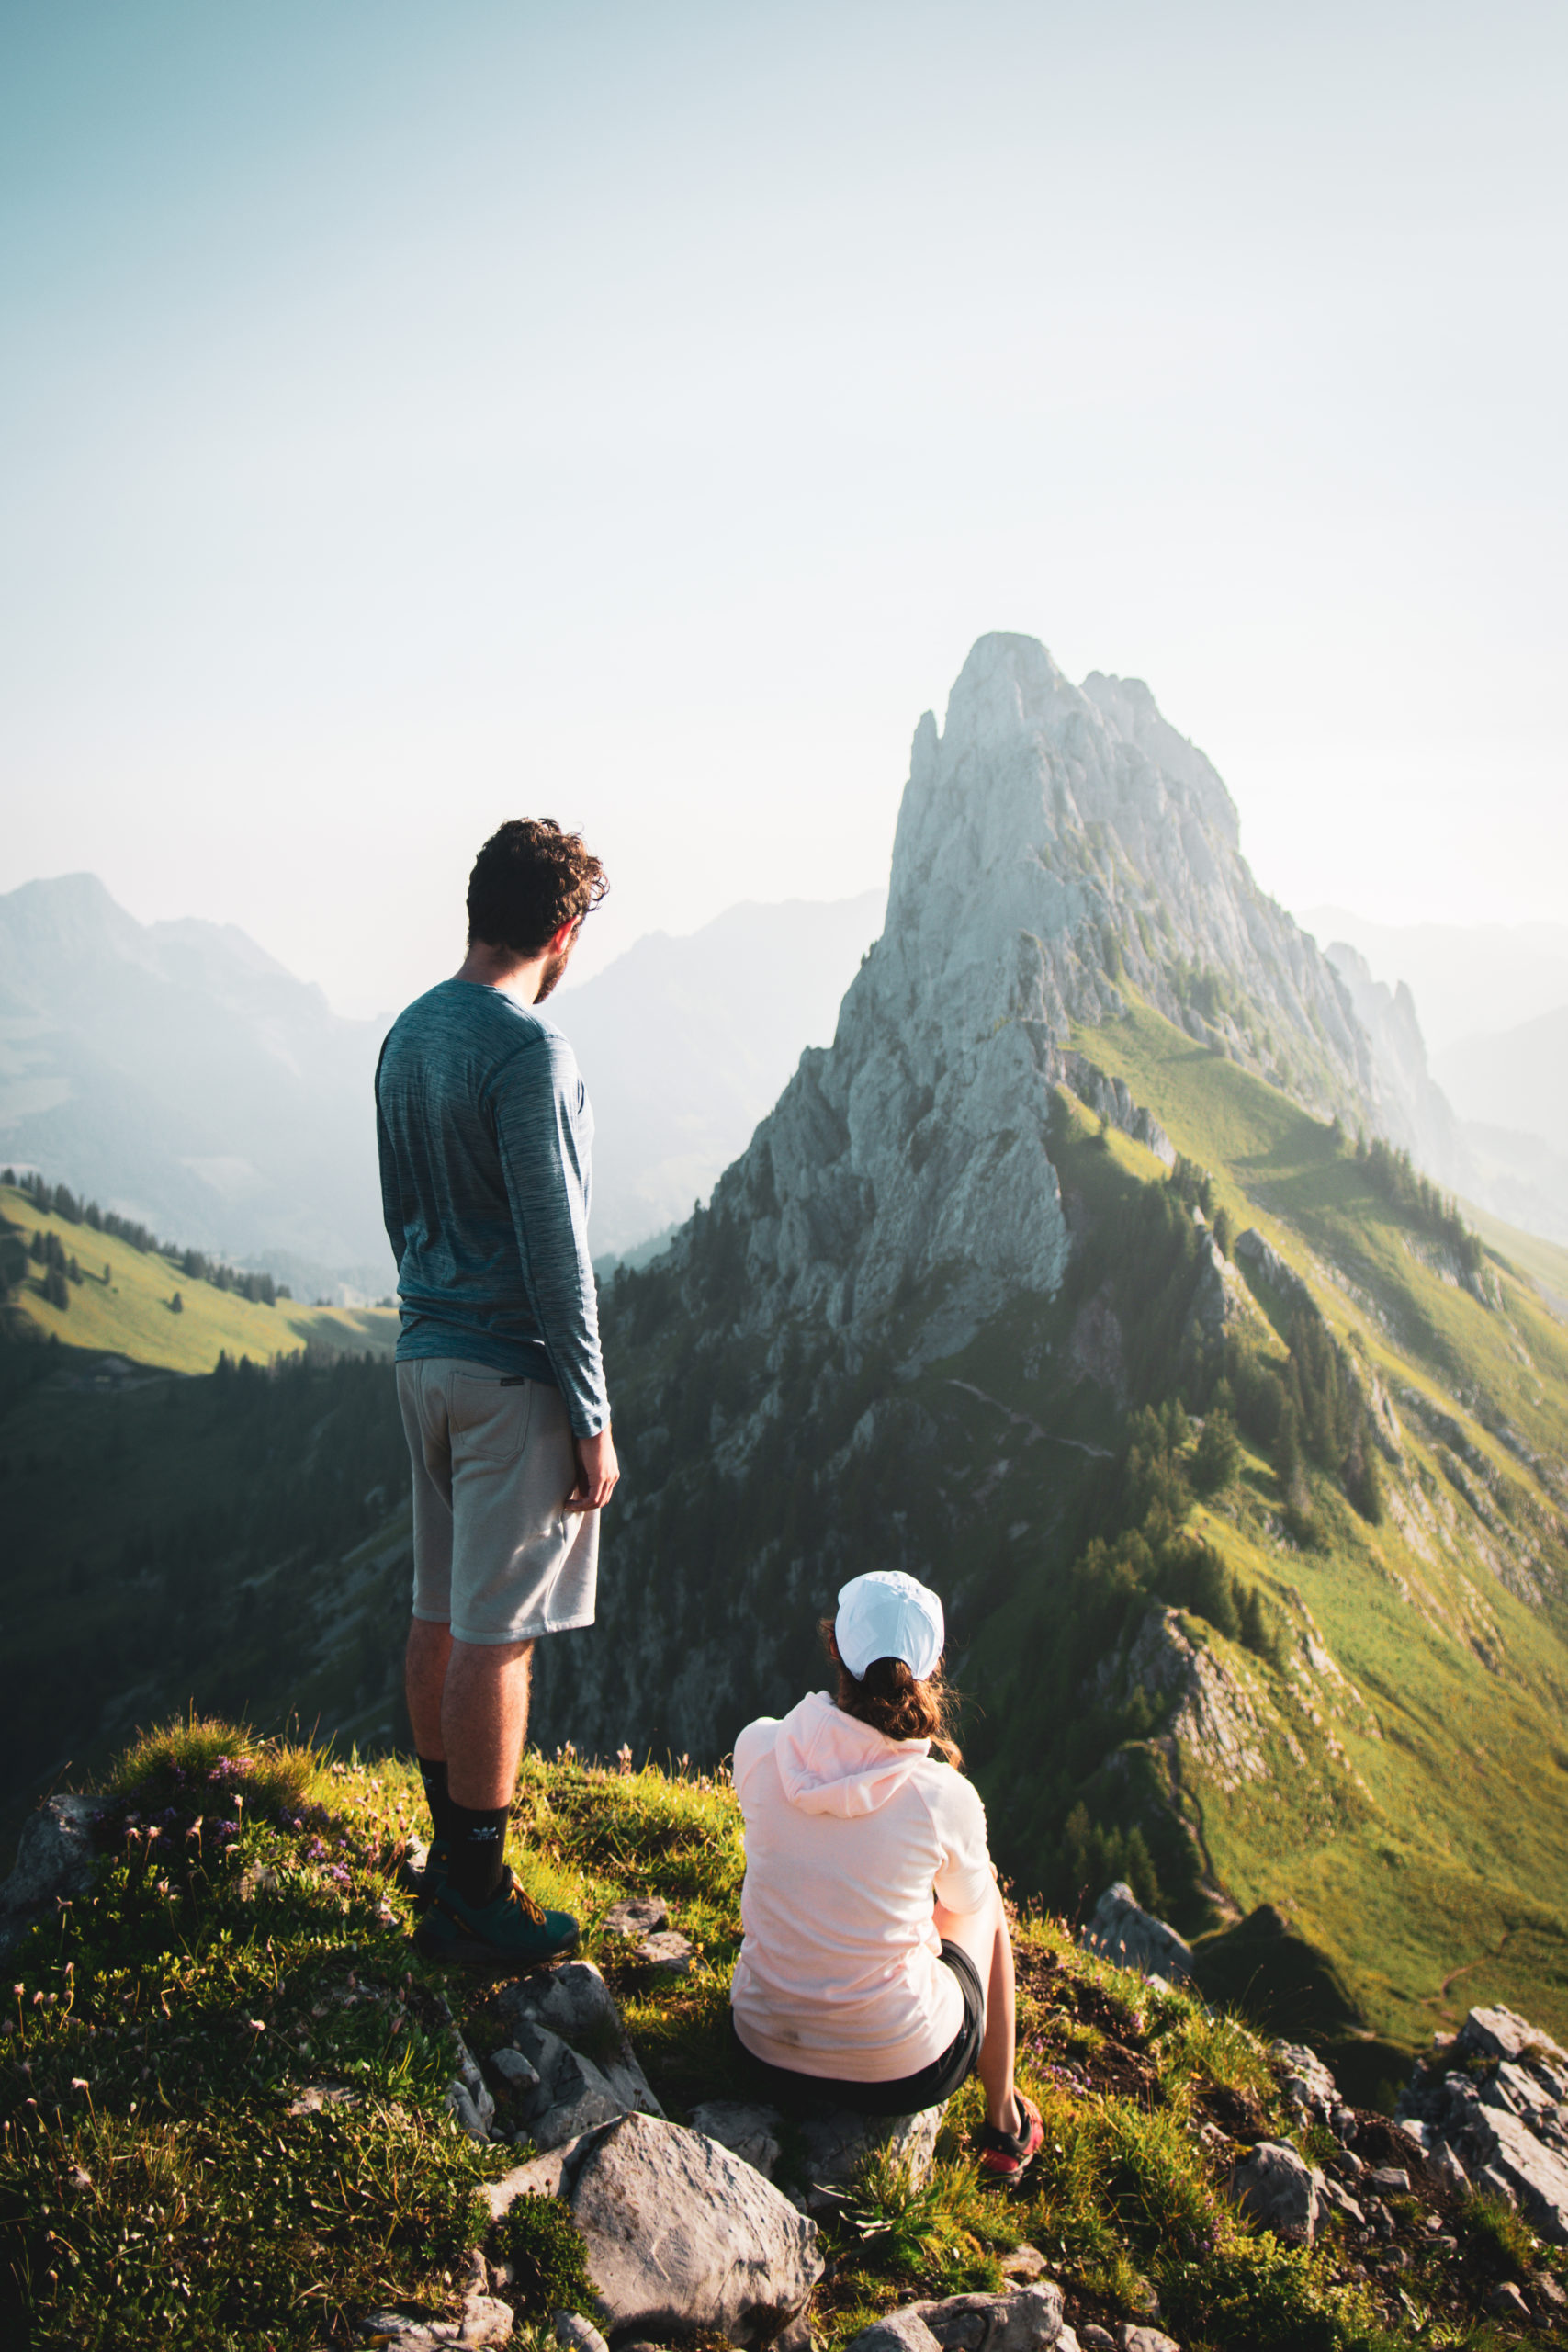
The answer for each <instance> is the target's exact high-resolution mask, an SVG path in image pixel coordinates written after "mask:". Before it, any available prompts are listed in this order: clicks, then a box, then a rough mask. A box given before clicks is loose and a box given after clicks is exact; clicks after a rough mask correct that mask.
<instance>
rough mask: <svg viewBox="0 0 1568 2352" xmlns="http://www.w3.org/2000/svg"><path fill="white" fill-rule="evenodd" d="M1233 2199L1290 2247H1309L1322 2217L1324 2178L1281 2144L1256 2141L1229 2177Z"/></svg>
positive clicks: (1254, 2219)
mask: <svg viewBox="0 0 1568 2352" xmlns="http://www.w3.org/2000/svg"><path fill="white" fill-rule="evenodd" d="M1231 2196H1232V2198H1233V2199H1235V2203H1236V2204H1237V2205H1238V2206H1239V2207H1240V2208H1241V2210H1242V2211H1243V2212H1244V2213H1246V2214H1247V2216H1248V2217H1249V2218H1250V2219H1251V2220H1252V2221H1254V2222H1257V2223H1258V2226H1259V2227H1260V2228H1262V2229H1269V2230H1272V2231H1273V2232H1274V2233H1275V2235H1276V2236H1277V2237H1279V2238H1280V2239H1282V2240H1283V2241H1284V2243H1285V2244H1286V2245H1312V2244H1313V2242H1314V2239H1315V2238H1316V2236H1317V2231H1318V2222H1319V2220H1320V2217H1321V2214H1322V2210H1323V2207H1322V2199H1323V2175H1322V2173H1321V2172H1319V2171H1318V2170H1317V2168H1316V2166H1315V2165H1308V2164H1304V2163H1303V2160H1302V2158H1301V2157H1300V2156H1299V2155H1298V2154H1296V2151H1295V2150H1294V2148H1292V2147H1289V2146H1287V2145H1286V2144H1285V2143H1284V2142H1283V2141H1279V2140H1260V2141H1259V2142H1258V2145H1257V2146H1256V2147H1255V2148H1254V2150H1253V2151H1252V2154H1251V2155H1250V2156H1248V2157H1247V2161H1246V2162H1245V2163H1244V2164H1238V2165H1236V2167H1235V2171H1234V2172H1233V2173H1232V2175H1231Z"/></svg>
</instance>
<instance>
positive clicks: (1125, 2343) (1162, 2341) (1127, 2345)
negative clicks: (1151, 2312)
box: [1116, 2320, 1181, 2352]
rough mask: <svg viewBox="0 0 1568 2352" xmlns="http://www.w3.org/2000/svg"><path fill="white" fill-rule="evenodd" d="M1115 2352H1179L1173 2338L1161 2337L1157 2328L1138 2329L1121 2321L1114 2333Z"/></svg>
mask: <svg viewBox="0 0 1568 2352" xmlns="http://www.w3.org/2000/svg"><path fill="white" fill-rule="evenodd" d="M1116 2352H1181V2346H1179V2344H1178V2343H1177V2342H1176V2341H1175V2339H1174V2337H1172V2336H1169V2335H1161V2334H1160V2332H1159V2330H1158V2328H1157V2327H1139V2326H1137V2325H1135V2324H1134V2323H1133V2322H1131V2321H1128V2320H1123V2321H1122V2324H1121V2326H1120V2327H1119V2328H1118V2329H1117V2331H1116Z"/></svg>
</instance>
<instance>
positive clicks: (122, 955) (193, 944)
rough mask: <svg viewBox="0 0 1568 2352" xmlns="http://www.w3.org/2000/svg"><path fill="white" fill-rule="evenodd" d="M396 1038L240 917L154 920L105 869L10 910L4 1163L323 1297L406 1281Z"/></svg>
mask: <svg viewBox="0 0 1568 2352" xmlns="http://www.w3.org/2000/svg"><path fill="white" fill-rule="evenodd" d="M381 1035H382V1024H380V1023H374V1022H367V1021H344V1020H341V1019H339V1017H338V1016H337V1015H336V1014H335V1013H333V1011H332V1010H331V1008H330V1006H329V1005H328V1003H327V1001H326V999H325V997H324V996H323V995H322V994H321V989H318V988H313V987H310V986H309V985H307V984H306V983H305V982H304V981H301V980H297V979H295V978H293V977H292V975H291V974H289V973H288V972H286V971H285V970H284V969H283V967H282V966H281V965H279V964H276V963H275V962H274V961H273V959H272V957H271V956H268V955H267V954H266V953H265V950H263V949H262V948H260V947H258V946H257V945H256V944H255V942H254V940H253V939H249V938H247V937H246V935H245V933H243V932H242V931H238V930H236V929H235V928H234V926H233V925H232V924H220V923H209V922H157V923H150V924H148V923H140V922H137V921H136V920H135V918H134V917H133V916H131V915H129V914H127V912H126V911H125V910H124V908H123V907H120V906H118V905H117V904H116V902H115V900H114V899H112V898H111V897H110V896H109V893H108V892H107V890H106V889H105V888H104V886H103V884H102V883H101V882H100V881H98V880H97V879H96V876H93V875H91V874H70V875H63V876H60V877H59V878H58V879H56V880H51V881H43V882H29V883H27V884H25V885H24V886H23V888H21V889H19V890H13V891H11V892H10V893H9V894H8V895H7V896H6V897H4V898H0V1159H6V1160H15V1161H17V1162H31V1163H34V1164H36V1165H37V1166H39V1167H40V1168H42V1170H44V1172H45V1173H46V1174H47V1175H50V1176H51V1177H53V1178H55V1179H56V1180H62V1181H64V1182H68V1183H70V1184H71V1185H72V1186H73V1188H74V1189H76V1190H77V1191H79V1192H84V1193H87V1194H88V1195H90V1196H91V1197H93V1198H95V1199H96V1200H98V1201H99V1202H101V1204H103V1206H104V1207H106V1208H110V1207H112V1208H115V1209H118V1210H119V1211H120V1212H121V1213H122V1214H123V1215H126V1216H135V1217H138V1218H141V1219H142V1220H144V1221H145V1222H146V1223H147V1224H149V1225H152V1226H153V1227H155V1228H156V1229H157V1231H158V1232H159V1233H160V1234H162V1235H164V1236H166V1237H168V1238H174V1239H177V1240H179V1241H182V1242H186V1243H190V1244H193V1245H195V1246H197V1247H199V1248H202V1249H208V1250H218V1251H221V1252H222V1253H224V1254H225V1255H228V1256H231V1257H234V1258H237V1259H242V1260H243V1259H252V1260H256V1261H261V1262H265V1264H266V1265H268V1266H270V1267H271V1268H272V1269H273V1271H274V1272H276V1273H278V1274H280V1275H282V1276H283V1277H284V1278H285V1279H288V1280H291V1281H292V1282H293V1283H294V1284H295V1287H296V1288H297V1289H299V1291H300V1292H301V1293H303V1294H304V1295H313V1293H314V1292H315V1291H316V1289H317V1288H318V1287H324V1286H326V1285H328V1284H330V1283H333V1282H334V1281H341V1280H347V1281H348V1282H349V1283H353V1284H355V1285H356V1286H358V1287H361V1288H363V1289H365V1290H367V1291H369V1292H371V1293H373V1294H374V1293H378V1292H382V1291H385V1290H387V1289H389V1287H390V1283H391V1267H390V1262H389V1255H388V1251H387V1244H386V1237H385V1235H384V1234H383V1233H382V1231H381V1226H380V1216H379V1193H378V1183H377V1176H376V1142H375V1128H374V1121H373V1116H372V1112H371V1095H370V1088H371V1078H372V1074H373V1072H374V1069H375V1066H376V1056H377V1052H378V1048H379V1046H380V1040H381Z"/></svg>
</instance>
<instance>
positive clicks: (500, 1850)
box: [376, 818, 619, 1966]
mask: <svg viewBox="0 0 1568 2352" xmlns="http://www.w3.org/2000/svg"><path fill="white" fill-rule="evenodd" d="M605 887H606V886H605V880H604V868H603V867H602V866H601V865H600V863H599V861H598V859H597V858H596V857H592V856H591V855H590V854H589V853H588V851H587V850H586V849H585V848H584V847H583V844H582V842H581V838H580V836H579V835H577V834H576V833H563V832H562V831H561V830H560V828H559V826H558V825H557V824H555V823H554V822H553V821H552V820H550V819H548V818H540V819H536V820H535V819H529V820H517V821H513V823H511V824H506V825H502V828H501V830H500V831H499V832H497V833H494V834H492V835H491V839H490V840H489V841H488V842H486V843H485V845H484V847H483V849H481V850H480V852H479V856H478V858H477V859H476V860H475V863H474V870H473V872H472V874H471V875H470V876H469V877H468V955H467V956H466V957H465V959H464V962H463V964H462V966H461V967H460V968H459V969H458V971H457V973H456V974H455V975H454V976H453V978H451V979H449V980H444V981H442V983H441V984H440V986H439V987H438V988H434V989H431V990H430V991H429V993H428V994H427V995H425V996H422V997H420V998H419V999H418V1001H416V1002H415V1003H413V1004H411V1005H410V1006H409V1008H408V1010H407V1012H403V1013H401V1014H400V1016H399V1018H398V1020H397V1022H396V1023H394V1024H393V1027H392V1030H391V1032H390V1035H389V1036H388V1038H387V1042H386V1044H385V1045H384V1046H382V1048H381V1059H380V1062H379V1065H378V1069H377V1072H376V1123H377V1136H378V1144H379V1147H380V1156H381V1199H382V1207H383V1213H384V1215H385V1217H386V1223H387V1234H388V1238H389V1240H390V1242H391V1245H392V1255H393V1257H394V1258H395V1259H396V1261H397V1264H398V1299H399V1306H400V1311H401V1318H402V1328H401V1330H400V1335H399V1339H398V1398H399V1403H400V1406H401V1408H402V1416H403V1428H404V1430H405V1431H406V1432H407V1436H408V1442H409V1453H410V1454H411V1456H412V1462H413V1558H414V1575H413V1623H412V1626H411V1628H410V1632H409V1645H408V1664H407V1689H408V1707H409V1719H410V1722H411V1723H412V1726H413V1735H414V1744H415V1747H416V1748H417V1750H418V1754H419V1766H420V1770H421V1772H422V1774H423V1779H424V1788H425V1795H426V1797H427V1799H428V1801H429V1804H430V1812H431V1820H432V1824H433V1827H434V1838H433V1839H432V1845H431V1857H430V1864H429V1868H428V1870H427V1871H426V1872H425V1875H424V1882H423V1887H422V1889H421V1894H422V1899H423V1904H424V1917H423V1920H422V1922H421V1924H420V1928H419V1930H418V1935H417V1941H418V1943H419V1945H420V1949H421V1950H422V1951H424V1952H426V1953H427V1954H428V1955H429V1956H430V1957H431V1958H433V1959H453V1960H471V1961H476V1962H482V1963H486V1964H497V1963H502V1964H504V1963H507V1962H510V1963H512V1964H513V1965H514V1966H526V1965H527V1964H528V1963H529V1962H534V1961H541V1960H551V1959H554V1958H555V1957H556V1956H557V1955H558V1953H560V1952H562V1951H568V1950H570V1947H571V1945H572V1944H573V1943H575V1942H576V1940H577V1933H578V1928H577V1922H576V1920H575V1919H573V1918H571V1917H570V1915H569V1914H568V1913H566V1912H564V1911H541V1910H540V1908H539V1906H538V1905H537V1904H536V1903H535V1902H534V1901H533V1899H532V1897H531V1896H529V1895H528V1894H525V1892H524V1890H523V1889H522V1888H521V1887H520V1886H519V1885H518V1884H517V1883H516V1882H515V1880H514V1879H513V1875H512V1873H511V1871H509V1870H508V1869H507V1867H506V1860H505V1850H506V1828H507V1822H508V1819H509V1817H510V1813H511V1805H512V1795H513V1789H514V1787H515V1785H516V1779H517V1766H518V1760H519V1758H520V1757H521V1755H522V1752H523V1741H524V1737H525V1733H526V1731H527V1726H528V1689H529V1677H530V1670H531V1664H532V1658H533V1649H534V1643H535V1641H536V1638H537V1637H538V1635H539V1634H552V1633H560V1632H564V1631H565V1630H566V1629H567V1628H569V1627H570V1626H574V1625H591V1624H592V1622H593V1602H594V1589H595V1582H596V1577H597V1571H598V1557H599V1519H598V1514H599V1511H600V1510H601V1509H602V1508H603V1506H604V1504H605V1503H606V1502H607V1501H608V1500H609V1498H610V1495H611V1492H612V1490H613V1489H614V1487H615V1481H616V1478H617V1477H618V1476H619V1472H618V1469H617V1466H616V1463H615V1443H614V1442H613V1440H612V1438H611V1435H610V1407H609V1400H608V1398H607V1397H606V1395H605V1391H604V1365H603V1363H602V1360H601V1357H600V1352H599V1320H598V1305H597V1298H596V1295H595V1291H594V1283H593V1269H592V1264H591V1262H590V1261H589V1256H588V1196H589V1148H590V1145H591V1143H592V1136H593V1117H592V1112H591V1111H590V1109H589V1107H588V1097H587V1095H586V1093H585V1092H584V1091H583V1085H582V1080H581V1077H580V1076H579V1074H578V1069H577V1063H576V1060H575V1058H574V1057H573V1055H572V1051H571V1048H570V1046H569V1045H568V1044H567V1042H566V1039H565V1038H564V1037H563V1036H562V1035H561V1034H560V1032H559V1030H558V1029H557V1028H556V1027H555V1026H554V1024H553V1023H551V1022H550V1021H548V1020H547V1018H546V1017H545V1015H544V1014H543V1013H541V1012H539V1010H538V1007H539V1006H540V1005H541V1004H542V1003H543V1001H544V1000H545V999H546V998H547V996H548V995H549V993H550V991H551V989H553V988H554V987H555V985H556V982H557V981H558V979H559V978H560V976H561V973H562V971H563V970H564V969H565V967H566V963H567V958H568V957H569V956H570V954H571V950H572V947H573V944H575V941H576V938H577V934H578V932H579V930H580V929H581V924H582V922H583V919H584V917H585V916H586V915H588V914H589V913H590V912H591V911H592V909H593V908H594V907H595V906H597V904H598V902H599V900H600V899H602V898H603V897H604V890H605Z"/></svg>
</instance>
